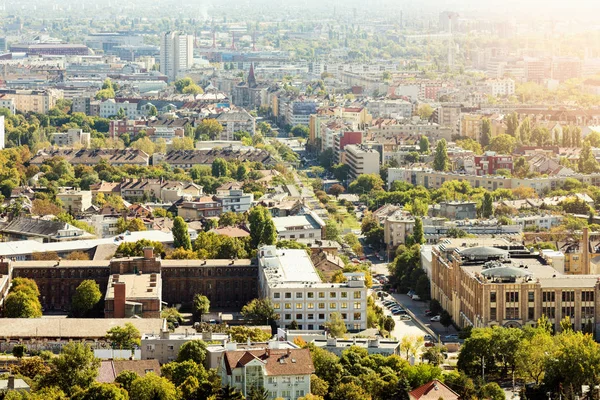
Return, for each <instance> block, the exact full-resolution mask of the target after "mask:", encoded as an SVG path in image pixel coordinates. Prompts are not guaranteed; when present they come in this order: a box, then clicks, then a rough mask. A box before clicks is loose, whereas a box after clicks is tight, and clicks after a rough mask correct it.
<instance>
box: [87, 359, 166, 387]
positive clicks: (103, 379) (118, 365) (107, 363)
mask: <svg viewBox="0 0 600 400" xmlns="http://www.w3.org/2000/svg"><path fill="white" fill-rule="evenodd" d="M123 371H133V372H135V373H136V374H137V375H138V376H139V377H144V376H146V374H149V373H153V374H156V375H158V376H160V375H161V372H160V364H159V362H158V361H157V360H102V361H100V368H99V369H98V377H97V378H96V382H100V383H114V382H115V378H116V377H117V376H119V374H120V373H121V372H123Z"/></svg>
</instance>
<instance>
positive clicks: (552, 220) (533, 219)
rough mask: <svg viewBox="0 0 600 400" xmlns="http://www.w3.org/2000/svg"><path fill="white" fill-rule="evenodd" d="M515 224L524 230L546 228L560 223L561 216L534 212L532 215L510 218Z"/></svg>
mask: <svg viewBox="0 0 600 400" xmlns="http://www.w3.org/2000/svg"><path fill="white" fill-rule="evenodd" d="M511 219H512V220H513V222H514V223H515V224H516V225H519V226H521V227H522V229H523V230H524V231H525V230H548V229H550V228H552V227H554V226H557V225H560V224H561V222H562V220H563V216H562V215H558V214H557V215H552V214H541V215H539V214H534V215H519V216H517V217H513V218H511Z"/></svg>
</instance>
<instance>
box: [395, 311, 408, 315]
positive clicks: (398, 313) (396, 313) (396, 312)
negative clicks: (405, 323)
mask: <svg viewBox="0 0 600 400" xmlns="http://www.w3.org/2000/svg"><path fill="white" fill-rule="evenodd" d="M402 313H406V311H404V310H393V311H392V314H393V315H400V314H402Z"/></svg>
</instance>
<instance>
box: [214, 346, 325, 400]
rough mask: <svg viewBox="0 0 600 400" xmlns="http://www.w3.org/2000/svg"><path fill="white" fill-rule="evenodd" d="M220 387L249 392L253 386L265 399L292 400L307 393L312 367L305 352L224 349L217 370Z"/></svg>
mask: <svg viewBox="0 0 600 400" xmlns="http://www.w3.org/2000/svg"><path fill="white" fill-rule="evenodd" d="M219 370H220V371H221V382H222V385H223V386H226V385H228V386H231V387H233V388H235V389H237V390H239V391H241V392H242V394H243V395H244V396H246V395H248V394H249V393H250V388H251V387H253V386H257V387H259V388H263V389H265V390H266V391H267V392H268V393H269V396H268V399H269V400H275V399H277V398H284V399H291V400H296V399H298V398H300V397H304V396H306V395H307V394H309V393H310V375H311V374H313V373H314V372H315V367H314V365H313V362H312V358H311V356H310V350H309V349H270V348H267V349H260V350H228V351H225V354H224V355H223V359H222V363H221V366H220V368H219Z"/></svg>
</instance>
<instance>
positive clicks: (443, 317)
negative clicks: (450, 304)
mask: <svg viewBox="0 0 600 400" xmlns="http://www.w3.org/2000/svg"><path fill="white" fill-rule="evenodd" d="M440 324H442V325H443V326H444V328H446V329H448V327H449V326H450V325H452V316H450V313H448V311H446V310H444V311H442V313H441V314H440Z"/></svg>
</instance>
